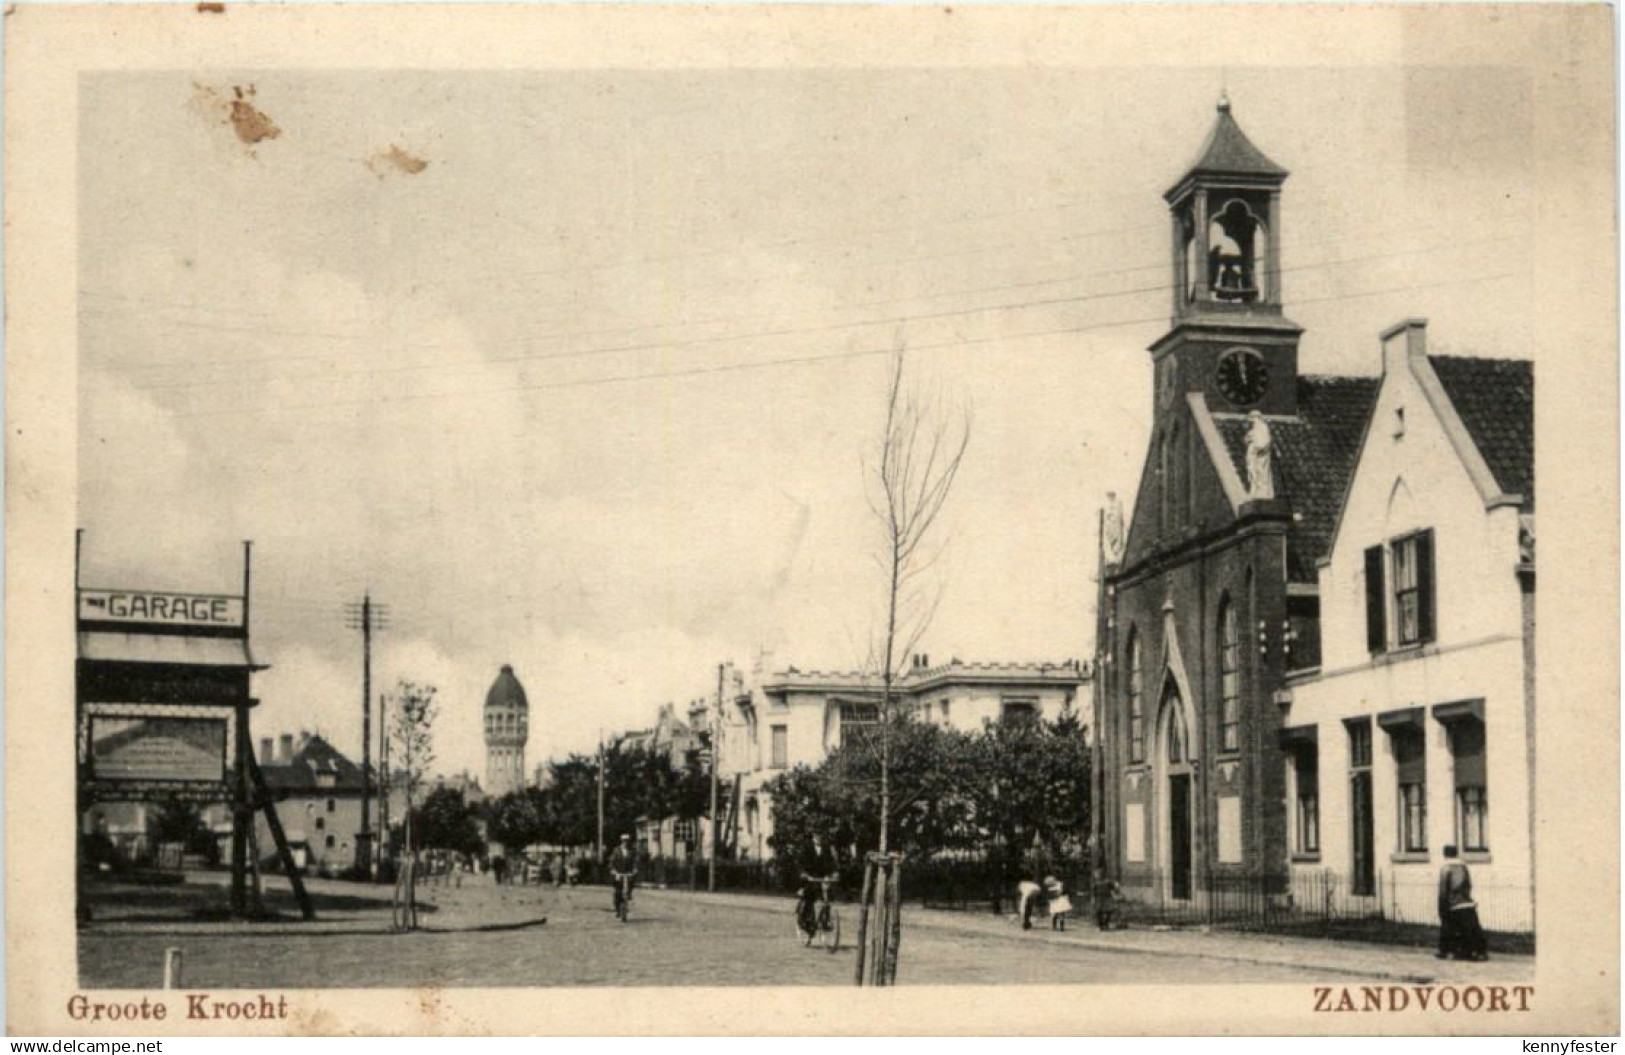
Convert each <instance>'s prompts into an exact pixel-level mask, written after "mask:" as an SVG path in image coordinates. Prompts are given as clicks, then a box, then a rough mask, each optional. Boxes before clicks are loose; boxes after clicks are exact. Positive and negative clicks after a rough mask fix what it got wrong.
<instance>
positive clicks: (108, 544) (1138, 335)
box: [77, 65, 1606, 774]
mask: <svg viewBox="0 0 1625 1055" xmlns="http://www.w3.org/2000/svg"><path fill="white" fill-rule="evenodd" d="M1221 88H1223V89H1224V90H1226V91H1227V92H1228V94H1229V96H1230V98H1231V100H1232V102H1233V106H1234V114H1235V117H1236V118H1237V120H1238V121H1239V123H1240V124H1241V126H1242V128H1243V129H1244V130H1245V131H1246V132H1247V134H1248V135H1249V136H1250V137H1251V138H1252V140H1253V141H1254V142H1255V143H1256V144H1257V145H1258V146H1259V147H1260V148H1261V149H1262V150H1264V151H1265V152H1266V153H1267V154H1268V155H1269V156H1270V157H1272V158H1273V159H1274V160H1275V161H1277V162H1279V163H1280V164H1282V165H1284V166H1285V167H1286V168H1288V169H1289V170H1291V172H1292V176H1291V178H1290V179H1289V180H1288V182H1287V184H1286V189H1285V206H1284V209H1285V219H1284V223H1283V231H1282V239H1283V264H1284V267H1285V272H1284V275H1283V289H1284V295H1285V300H1286V313H1287V315H1288V316H1289V317H1290V318H1292V319H1293V320H1295V321H1296V322H1298V323H1299V324H1301V325H1302V326H1304V327H1305V329H1306V332H1305V335H1304V338H1303V341H1302V346H1301V347H1302V353H1301V362H1300V365H1301V369H1302V370H1303V371H1305V372H1312V373H1338V372H1342V373H1366V374H1371V373H1375V372H1376V371H1377V369H1378V365H1379V357H1378V345H1377V334H1378V332H1379V331H1380V330H1381V329H1383V328H1385V327H1386V326H1388V325H1389V324H1391V323H1393V322H1395V321H1398V320H1399V319H1402V318H1405V317H1407V316H1414V315H1423V316H1427V317H1428V318H1429V319H1430V328H1429V334H1430V342H1431V345H1432V348H1433V349H1434V350H1435V351H1442V352H1453V353H1455V354H1475V355H1486V356H1523V357H1534V358H1536V359H1537V360H1538V359H1539V357H1540V355H1541V332H1542V331H1541V328H1540V327H1539V326H1538V324H1537V323H1538V320H1536V319H1534V318H1532V317H1531V313H1530V312H1529V310H1528V308H1527V299H1526V298H1523V297H1521V296H1520V293H1521V291H1523V290H1524V289H1526V288H1527V286H1528V284H1529V282H1530V275H1529V270H1528V268H1529V265H1528V260H1529V258H1530V256H1531V255H1532V253H1533V251H1534V250H1535V248H1536V246H1535V243H1536V242H1537V241H1538V240H1541V239H1546V240H1548V241H1549V240H1550V239H1551V238H1553V237H1557V236H1559V235H1561V236H1562V237H1569V236H1571V235H1573V233H1574V232H1572V231H1568V230H1564V231H1562V232H1556V231H1553V230H1551V229H1550V228H1548V227H1543V226H1542V223H1541V222H1540V218H1541V217H1542V216H1543V215H1546V212H1547V210H1549V209H1550V207H1551V206H1552V204H1553V202H1554V201H1556V200H1557V197H1558V196H1560V195H1561V194H1562V193H1563V192H1564V183H1563V179H1562V178H1561V175H1562V173H1561V170H1558V172H1557V174H1556V175H1555V176H1554V174H1553V171H1552V169H1551V168H1550V158H1547V157H1545V156H1543V155H1542V154H1541V150H1543V149H1551V144H1549V143H1546V142H1545V141H1544V140H1542V139H1541V138H1540V137H1539V136H1537V135H1536V134H1535V133H1534V131H1533V130H1532V129H1531V127H1530V118H1529V114H1530V112H1531V109H1530V99H1531V94H1532V92H1534V90H1535V87H1534V86H1533V85H1532V84H1531V83H1530V80H1529V78H1528V77H1527V75H1525V74H1522V73H1520V72H1518V71H1517V70H1515V69H1512V68H1497V67H1482V68H1472V69H1459V68H1458V69H1454V70H1450V71H1430V70H1428V69H1426V68H1412V69H1410V70H1409V71H1401V70H1400V69H1398V68H1397V67H1381V68H1377V67H1373V68H1369V69H1367V68H1345V69H1339V70H1332V69H1321V68H1273V69H1256V68H1248V67H1246V66H1234V65H1229V66H1225V67H1223V68H1219V67H1218V66H1217V65H1215V66H1214V67H1211V68H1208V67H1202V66H1191V67H1187V68H1179V69H1171V68H1167V67H1161V68H1155V69H1153V68H1143V69H1142V68H1117V69H1112V68H1078V69H1054V68H1050V69H1021V68H992V69H942V70H931V69H920V70H884V69H875V70H841V71H834V70H831V71H819V70H714V71H711V70H699V71H676V70H673V71H616V70H587V71H553V72H536V73H512V72H489V73H480V72H456V73H445V72H438V73H437V72H418V73H408V72H400V73H377V72H339V71H335V72H310V71H306V72H289V71H280V72H267V71H231V70H208V71H199V72H186V71H178V72H137V73H106V74H95V75H88V76H86V77H85V78H84V79H83V80H82V81H81V91H80V124H79V144H80V155H79V156H80V166H79V218H78V231H77V239H78V243H79V249H80V253H79V261H80V274H79V311H80V315H79V334H78V336H79V347H78V364H79V375H78V376H79V387H80V403H79V472H80V479H79V502H80V513H79V523H80V526H81V527H82V528H83V529H84V530H85V532H86V536H85V553H84V561H83V572H82V578H83V581H84V583H85V584H86V585H91V586H125V587H149V588H170V589H182V590H195V591H199V592H220V591H228V590H232V589H233V588H235V587H236V586H237V585H238V583H239V581H240V576H241V540H244V539H252V540H253V541H254V587H253V601H252V604H253V627H252V631H253V639H254V648H255V652H256V654H257V655H258V656H259V657H260V658H261V659H262V661H264V662H266V663H268V664H269V665H270V669H269V670H267V671H265V672H264V673H262V674H259V675H257V676H256V678H255V691H256V694H257V695H258V696H259V697H260V698H261V700H262V701H263V703H262V706H261V708H260V710H259V711H258V712H257V713H256V715H255V719H254V721H255V734H256V736H271V735H276V734H278V733H282V732H296V731H298V730H300V729H312V730H319V731H322V732H324V733H325V734H326V735H328V736H329V737H330V738H331V739H333V740H334V741H335V743H336V744H337V745H338V746H339V747H340V748H341V749H342V750H345V751H348V752H351V753H355V752H357V751H358V748H359V740H360V725H361V716H360V710H361V708H360V701H361V685H360V682H361V642H360V636H359V634H357V633H356V632H354V631H352V630H349V629H346V627H345V624H344V616H343V607H344V605H346V604H348V603H352V602H356V601H359V600H360V599H361V597H362V595H363V594H364V593H366V592H370V594H371V596H372V598H373V599H374V600H375V601H378V602H380V603H381V604H383V605H386V606H387V608H388V612H389V624H388V629H387V630H385V631H384V632H382V633H381V634H379V635H378V636H377V637H376V639H375V649H374V657H373V675H374V691H375V692H380V691H386V690H387V689H388V688H389V687H390V686H392V685H393V684H394V682H395V681H396V680H397V679H399V678H403V677H404V678H410V679H413V680H418V681H428V682H431V683H433V684H435V685H437V686H438V687H439V690H440V699H441V703H442V710H441V717H440V719H439V724H438V726H437V731H436V741H437V755H438V758H439V764H440V768H442V769H443V770H445V771H448V772H450V771H456V770H460V769H463V768H468V769H470V770H472V771H474V772H475V773H477V774H482V773H483V769H484V764H483V757H484V753H483V748H482V746H481V744H480V739H479V738H480V725H479V711H480V707H481V704H482V703H483V700H484V695H485V691H486V689H487V687H488V686H489V685H490V683H491V681H492V679H493V678H494V677H495V676H496V674H497V671H498V669H499V667H500V666H501V665H502V664H504V663H509V664H512V665H513V666H514V668H515V670H516V672H517V673H518V676H519V678H520V679H521V681H522V682H523V684H524V686H525V688H526V690H527V692H528V695H529V699H530V704H531V713H532V719H531V728H532V730H533V731H532V735H531V742H530V745H529V757H530V759H531V761H532V763H534V762H535V761H539V760H541V759H545V758H548V757H559V756H562V755H563V754H565V753H567V752H570V751H581V750H590V749H591V748H592V746H593V745H594V743H595V742H596V740H597V737H598V735H599V731H600V730H605V731H609V732H613V731H617V730H624V729H628V728H636V727H640V726H646V725H648V724H651V723H652V722H653V720H654V716H655V712H656V709H657V708H658V706H659V705H660V704H661V703H663V702H665V701H676V702H678V703H679V705H682V704H684V703H686V702H687V701H688V700H690V699H693V698H694V697H697V696H702V695H705V694H706V693H708V692H710V691H713V690H714V686H715V679H716V667H717V664H718V663H721V662H726V661H732V662H735V663H738V664H740V665H741V666H742V667H745V668H747V669H748V668H749V667H750V666H751V665H752V663H753V662H754V661H755V658H756V657H757V656H758V655H760V654H761V653H763V652H764V651H765V652H767V653H769V654H770V659H769V662H770V664H771V665H772V666H774V667H783V666H784V665H787V664H795V665H796V666H798V667H800V668H801V669H803V670H806V669H831V668H840V669H849V668H851V667H853V666H854V665H855V664H856V663H858V662H859V661H860V659H861V657H862V656H863V655H864V653H865V652H866V651H867V642H868V639H869V637H870V634H871V632H872V628H873V626H874V624H875V623H876V621H877V619H878V617H879V614H880V603H881V597H882V594H881V579H880V575H879V572H878V570H877V568H876V566H875V563H874V561H873V554H874V552H875V547H876V544H877V542H878V534H877V529H876V525H875V524H874V521H873V517H872V514H871V513H870V511H869V507H868V505H867V503H866V501H865V487H866V479H867V478H866V475H865V474H866V472H868V471H869V469H870V468H872V465H873V460H874V459H873V454H874V452H875V450H876V446H877V442H878V438H879V432H880V429H881V425H882V412H883V395H884V388H885V374H886V367H887V354H888V352H889V350H890V348H891V347H892V346H893V343H894V341H899V340H900V341H902V342H903V343H904V344H905V345H906V346H907V347H908V349H909V352H908V372H909V378H910V381H911V383H912V384H915V385H917V386H919V387H920V388H921V389H922V390H925V391H928V392H931V393H933V394H935V395H937V396H938V397H940V398H941V400H942V401H943V403H944V405H946V406H947V407H949V408H950V409H951V410H952V411H953V412H955V413H963V414H966V415H968V417H969V420H970V422H971V441H970V446H969V449H968V453H967V456H966V460H965V462H964V466H963V470H962V472H961V475H960V477H959V480H958V482H957V484H956V487H955V491H954V493H953V495H952V497H951V500H950V502H949V504H948V507H947V509H946V512H945V514H944V517H943V519H942V522H941V524H940V535H939V541H940V542H941V544H942V547H943V555H942V558H941V560H940V562H939V563H938V565H937V566H936V568H935V570H934V573H933V574H934V575H935V576H936V580H935V581H936V583H937V584H938V585H939V586H940V588H941V589H942V591H943V593H942V602H941V604H940V607H939V608H938V611H937V615H936V618H935V620H934V622H933V623H932V625H931V627H930V628H929V630H928V632H927V633H926V635H925V637H924V639H923V640H922V642H921V648H920V650H921V651H924V652H926V653H927V654H928V655H930V656H931V657H932V659H933V660H934V661H942V660H946V659H949V658H954V657H957V658H961V659H964V660H966V661H972V660H977V661H1059V660H1065V659H1069V658H1074V657H1084V656H1087V655H1089V654H1090V653H1091V651H1092V648H1093V643H1092V636H1093V628H1092V610H1093V597H1094V589H1095V587H1094V582H1093V572H1094V567H1095V547H1096V537H1095V523H1096V511H1097V510H1098V508H1099V507H1100V504H1101V502H1102V500H1103V496H1104V495H1105V494H1106V492H1108V491H1116V492H1117V493H1118V494H1120V495H1123V496H1124V497H1125V500H1131V498H1132V494H1133V491H1134V488H1135V484H1136V481H1137V479H1138V476H1139V471H1140V466H1141V461H1142V458H1143V453H1144V448H1145V444H1146V428H1147V422H1148V419H1149V414H1150V404H1151V386H1150V360H1149V356H1148V354H1147V353H1146V351H1145V349H1146V347H1147V346H1148V345H1149V344H1150V343H1151V342H1153V341H1154V340H1156V338H1157V337H1159V336H1160V335H1161V334H1162V333H1163V332H1164V331H1165V330H1166V328H1167V325H1168V319H1167V315H1168V302H1169V299H1170V298H1169V293H1168V282H1169V280H1170V264H1169V260H1168V244H1169V236H1168V226H1167V224H1168V221H1167V214H1166V206H1165V205H1164V203H1163V201H1162V198H1161V194H1162V192H1163V191H1164V190H1166V189H1167V188H1168V187H1169V186H1170V185H1171V184H1172V183H1173V182H1174V181H1175V180H1176V179H1177V178H1178V177H1179V176H1180V175H1181V174H1182V172H1183V171H1184V168H1185V167H1186V166H1187V165H1188V164H1189V163H1190V162H1191V161H1192V160H1193V159H1194V156H1195V153H1196V151H1197V149H1198V148H1199V146H1200V145H1201V143H1202V140H1203V139H1204V137H1205V136H1206V135H1207V133H1208V130H1209V128H1210V127H1211V125H1212V122H1213V120H1214V102H1215V100H1216V98H1217V97H1218V94H1219V91H1220V89H1221ZM236 89H241V90H242V91H243V93H244V94H243V99H242V101H243V102H245V103H247V104H248V105H251V106H252V107H254V111H255V112H256V113H258V114H260V115H263V117H264V118H265V119H266V120H267V121H268V122H269V123H270V125H272V126H274V128H275V129H276V132H277V134H276V135H274V136H270V135H265V136H264V137H263V138H259V139H258V141H257V142H252V143H251V142H248V141H246V139H245V136H244V135H241V134H239V129H238V127H237V126H235V125H234V124H233V122H232V121H231V120H230V117H231V107H232V101H233V100H234V99H236V98H237V96H236V91H235V90H236ZM250 89H251V90H252V91H251V93H250ZM243 112H244V111H242V110H241V109H239V113H243ZM265 131H266V126H265V125H260V126H258V132H259V133H264V132H265ZM248 138H252V136H250V137H248ZM1543 165H1544V166H1546V167H1542V166H1543ZM1584 234H1585V232H1580V236H1581V237H1584ZM1602 234H1603V235H1605V234H1606V232H1603V233H1602ZM1548 248H1549V246H1548Z"/></svg>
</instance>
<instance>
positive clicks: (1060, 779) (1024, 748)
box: [971, 712, 1090, 857]
mask: <svg viewBox="0 0 1625 1055" xmlns="http://www.w3.org/2000/svg"><path fill="white" fill-rule="evenodd" d="M976 757H977V762H976V767H977V769H978V770H979V771H980V772H981V773H983V774H984V778H983V779H981V780H978V781H976V782H975V783H973V784H972V785H971V789H972V792H973V795H974V797H975V800H976V813H977V816H978V817H979V818H980V819H981V822H982V824H983V825H984V826H985V827H986V828H987V829H988V830H989V831H990V832H991V833H992V834H994V835H995V836H997V839H998V842H999V844H1000V845H1002V846H1003V847H1005V848H1007V849H1008V850H1009V851H1010V852H1011V853H1012V854H1014V855H1015V856H1017V857H1019V856H1021V855H1022V854H1024V853H1026V852H1027V851H1028V850H1030V849H1031V848H1033V847H1034V846H1035V845H1040V846H1042V847H1044V848H1045V849H1046V850H1047V851H1048V852H1049V853H1050V854H1051V855H1052V856H1055V857H1059V856H1063V855H1064V854H1065V853H1066V852H1067V850H1068V848H1069V847H1071V846H1073V845H1075V844H1076V843H1077V842H1079V841H1081V840H1082V839H1083V837H1084V835H1085V833H1086V832H1087V831H1088V826H1089V773H1090V762H1089V750H1088V748H1087V747H1086V746H1085V744H1084V742H1083V730H1082V726H1081V725H1080V724H1079V722H1078V720H1077V717H1076V715H1074V714H1071V713H1070V712H1068V713H1065V714H1063V715H1062V716H1061V717H1060V718H1059V719H1058V720H1057V721H1055V722H1051V723H1042V724H1041V723H1031V724H1027V723H1022V724H1017V725H1007V726H989V727H988V728H987V729H986V730H985V731H984V732H983V734H982V735H981V736H980V737H979V738H978V739H977V742H976Z"/></svg>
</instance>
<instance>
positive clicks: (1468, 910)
mask: <svg viewBox="0 0 1625 1055" xmlns="http://www.w3.org/2000/svg"><path fill="white" fill-rule="evenodd" d="M1446 958H1450V959H1456V960H1487V959H1489V958H1490V956H1489V942H1488V941H1487V940H1486V939H1485V937H1484V928H1483V926H1482V925H1481V924H1480V923H1479V921H1478V903H1477V902H1476V901H1474V900H1473V875H1472V873H1471V872H1469V871H1468V870H1467V866H1466V865H1465V864H1463V863H1462V862H1461V861H1459V860H1458V859H1457V858H1456V848H1455V847H1454V846H1446V847H1445V848H1444V867H1443V868H1441V869H1440V870H1439V959H1441V960H1443V959H1446Z"/></svg>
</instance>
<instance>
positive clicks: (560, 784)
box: [541, 755, 598, 846]
mask: <svg viewBox="0 0 1625 1055" xmlns="http://www.w3.org/2000/svg"><path fill="white" fill-rule="evenodd" d="M549 771H550V774H551V778H552V779H551V780H550V781H549V783H548V787H547V790H546V791H545V792H544V794H543V797H542V801H541V822H542V827H541V833H542V834H541V837H542V840H543V841H544V842H551V843H556V844H557V845H559V846H591V845H592V842H593V840H594V839H595V838H596V837H597V829H598V760H597V759H596V758H594V757H592V756H590V755H571V756H570V757H568V758H566V759H565V760H564V761H562V762H553V763H552V764H551V765H550V766H549Z"/></svg>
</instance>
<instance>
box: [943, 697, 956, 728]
mask: <svg viewBox="0 0 1625 1055" xmlns="http://www.w3.org/2000/svg"><path fill="white" fill-rule="evenodd" d="M953 702H954V701H953V700H943V701H942V720H943V722H944V723H946V722H947V721H948V718H949V716H950V714H951V713H952V711H953Z"/></svg>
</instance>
